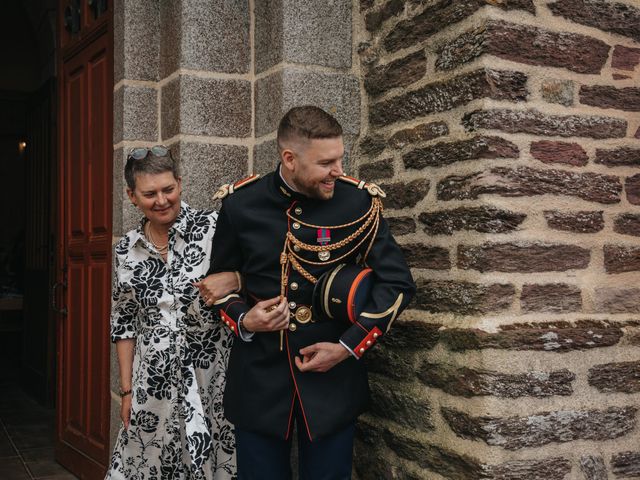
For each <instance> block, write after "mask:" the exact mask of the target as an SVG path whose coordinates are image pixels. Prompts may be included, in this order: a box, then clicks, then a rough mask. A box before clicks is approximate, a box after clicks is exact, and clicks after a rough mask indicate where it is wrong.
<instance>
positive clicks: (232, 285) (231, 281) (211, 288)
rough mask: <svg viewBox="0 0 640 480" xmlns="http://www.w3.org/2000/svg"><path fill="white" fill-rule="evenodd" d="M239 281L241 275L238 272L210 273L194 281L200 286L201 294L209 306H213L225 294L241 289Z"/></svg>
mask: <svg viewBox="0 0 640 480" xmlns="http://www.w3.org/2000/svg"><path fill="white" fill-rule="evenodd" d="M239 281H240V275H239V274H238V273H237V272H221V273H214V274H213V275H209V276H207V277H205V278H203V279H202V280H200V281H199V282H194V285H195V286H196V287H198V290H199V291H200V296H201V297H202V299H203V300H204V302H205V303H206V304H207V306H211V305H213V303H214V302H215V301H216V300H220V299H221V298H222V297H224V296H225V295H228V294H230V293H231V292H237V291H238V290H240V283H239Z"/></svg>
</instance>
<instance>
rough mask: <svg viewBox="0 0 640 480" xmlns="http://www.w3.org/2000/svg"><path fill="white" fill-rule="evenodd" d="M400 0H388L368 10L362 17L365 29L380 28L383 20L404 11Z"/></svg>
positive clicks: (371, 30)
mask: <svg viewBox="0 0 640 480" xmlns="http://www.w3.org/2000/svg"><path fill="white" fill-rule="evenodd" d="M404 3H405V2H403V1H402V0H388V1H386V2H385V3H383V4H382V6H381V7H380V8H377V9H376V10H373V11H370V12H368V13H367V14H366V15H365V17H364V24H365V26H366V27H367V30H369V31H370V32H373V31H375V30H377V29H378V28H380V26H381V25H382V24H383V22H384V21H385V20H388V19H390V18H391V17H393V16H396V15H398V14H399V13H402V12H403V11H404Z"/></svg>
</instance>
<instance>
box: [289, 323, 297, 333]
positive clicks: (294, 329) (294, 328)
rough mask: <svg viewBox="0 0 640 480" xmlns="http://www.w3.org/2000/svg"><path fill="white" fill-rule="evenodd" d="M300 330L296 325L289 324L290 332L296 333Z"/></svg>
mask: <svg viewBox="0 0 640 480" xmlns="http://www.w3.org/2000/svg"><path fill="white" fill-rule="evenodd" d="M297 329H298V326H297V325H296V324H295V323H290V324H289V331H291V332H295V331H296V330H297Z"/></svg>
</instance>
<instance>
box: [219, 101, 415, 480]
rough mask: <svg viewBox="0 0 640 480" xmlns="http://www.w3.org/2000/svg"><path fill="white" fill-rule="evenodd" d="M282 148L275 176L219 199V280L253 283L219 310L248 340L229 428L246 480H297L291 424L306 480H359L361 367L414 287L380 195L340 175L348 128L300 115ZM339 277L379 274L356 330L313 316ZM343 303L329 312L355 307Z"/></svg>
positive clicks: (227, 399)
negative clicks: (352, 270)
mask: <svg viewBox="0 0 640 480" xmlns="http://www.w3.org/2000/svg"><path fill="white" fill-rule="evenodd" d="M277 143H278V150H279V154H280V164H279V165H278V167H277V169H276V170H275V171H274V172H272V173H270V174H268V175H266V176H264V177H262V178H258V176H251V177H248V178H246V179H244V180H241V181H240V182H236V183H235V184H232V185H225V186H223V187H222V188H221V189H220V190H219V192H218V193H217V194H216V196H217V197H218V198H224V200H223V203H222V209H221V210H220V214H219V217H218V224H217V229H216V234H215V236H214V239H213V260H212V268H211V270H210V273H212V272H221V271H238V272H241V274H242V278H243V280H244V286H243V294H232V295H229V296H227V297H225V298H223V299H220V300H219V301H218V302H216V303H215V304H214V308H215V309H217V310H219V311H220V314H221V317H222V320H223V321H224V322H225V324H226V325H227V326H228V327H229V328H230V329H231V330H232V331H233V333H234V334H236V335H237V336H238V337H239V338H236V341H235V342H234V345H233V348H232V351H231V357H230V360H229V367H228V374H227V385H226V390H225V394H224V409H225V415H226V417H227V418H228V419H229V420H230V421H231V422H232V423H233V424H234V425H235V427H236V443H237V460H238V474H239V478H240V479H241V480H242V479H260V480H264V479H271V478H272V479H277V480H282V479H287V478H291V473H290V471H291V468H290V465H289V453H290V446H291V445H290V444H291V440H290V438H291V432H292V428H293V425H294V423H297V427H298V441H299V455H300V457H299V471H300V478H304V479H316V478H317V479H320V478H322V479H344V478H350V477H351V457H352V446H353V434H354V423H355V419H356V417H357V416H358V415H359V414H360V413H361V412H362V411H363V410H364V409H365V407H366V404H367V402H368V398H369V386H368V381H367V374H366V370H365V367H364V364H363V363H362V361H361V360H360V358H361V357H362V356H363V354H365V352H366V351H367V350H368V349H369V348H371V347H372V346H373V345H374V344H375V342H376V341H377V340H378V339H379V338H380V337H381V336H383V335H384V333H386V332H387V331H388V330H389V328H390V327H391V324H392V323H393V321H394V320H395V319H396V318H397V316H398V314H399V313H400V312H401V311H402V310H403V309H404V308H405V307H406V305H407V304H408V303H409V301H410V299H411V297H412V296H413V295H414V293H415V285H414V283H413V279H412V277H411V273H410V271H409V268H408V267H407V265H406V263H405V260H404V258H403V255H402V253H401V251H400V249H399V247H398V245H397V244H396V242H395V241H394V239H393V237H392V236H391V234H390V233H389V228H388V225H387V223H386V221H385V220H384V218H383V217H382V215H381V212H382V201H381V197H382V196H384V193H383V192H382V191H381V190H380V189H379V188H378V187H377V186H376V185H375V184H369V183H366V182H364V181H359V180H356V179H354V178H350V177H346V176H344V173H343V170H342V158H343V155H344V146H343V141H342V127H341V126H340V124H339V123H338V122H337V121H336V120H335V119H334V118H333V117H332V116H331V115H329V114H327V113H326V112H324V111H323V110H321V109H319V108H317V107H311V106H307V107H297V108H293V109H292V110H290V111H289V112H288V113H287V114H286V115H285V116H284V117H283V119H282V121H281V122H280V125H279V128H278V134H277ZM342 264H356V265H361V266H363V267H367V268H370V269H371V271H369V270H367V271H368V272H371V277H372V278H373V281H372V286H371V292H370V295H368V296H367V300H366V302H365V303H364V305H363V306H362V308H361V311H360V312H358V313H357V314H354V317H353V318H350V319H347V318H346V317H345V318H343V319H340V318H329V316H330V314H326V313H325V314H323V313H322V312H320V311H316V310H318V309H317V308H315V307H314V308H312V294H313V290H314V286H315V284H316V283H317V280H318V278H319V277H320V276H321V275H322V274H323V273H326V272H329V271H331V274H330V275H334V276H335V275H338V270H339V269H340V268H341V267H339V265H342ZM336 267H337V268H336ZM330 280H331V279H330ZM348 293H349V292H346V291H345V292H344V296H341V295H340V294H338V295H337V296H334V295H333V294H332V295H330V296H329V295H326V298H324V299H321V302H320V303H321V304H322V303H323V302H324V303H325V307H327V308H328V307H329V303H331V302H335V304H340V303H342V302H345V304H346V302H348V301H349V302H351V301H352V299H351V298H347V297H351V296H352V295H351V294H349V295H348ZM329 297H331V298H329ZM320 310H322V309H320ZM327 311H328V310H327ZM356 315H357V316H356Z"/></svg>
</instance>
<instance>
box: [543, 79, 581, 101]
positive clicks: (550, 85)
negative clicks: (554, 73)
mask: <svg viewBox="0 0 640 480" xmlns="http://www.w3.org/2000/svg"><path fill="white" fill-rule="evenodd" d="M574 89H575V84H574V82H573V81H572V80H545V81H543V82H542V83H541V84H540V94H541V95H542V98H543V99H544V100H545V101H547V102H549V103H558V104H560V105H564V106H565V107H570V106H571V105H573V92H574Z"/></svg>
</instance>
